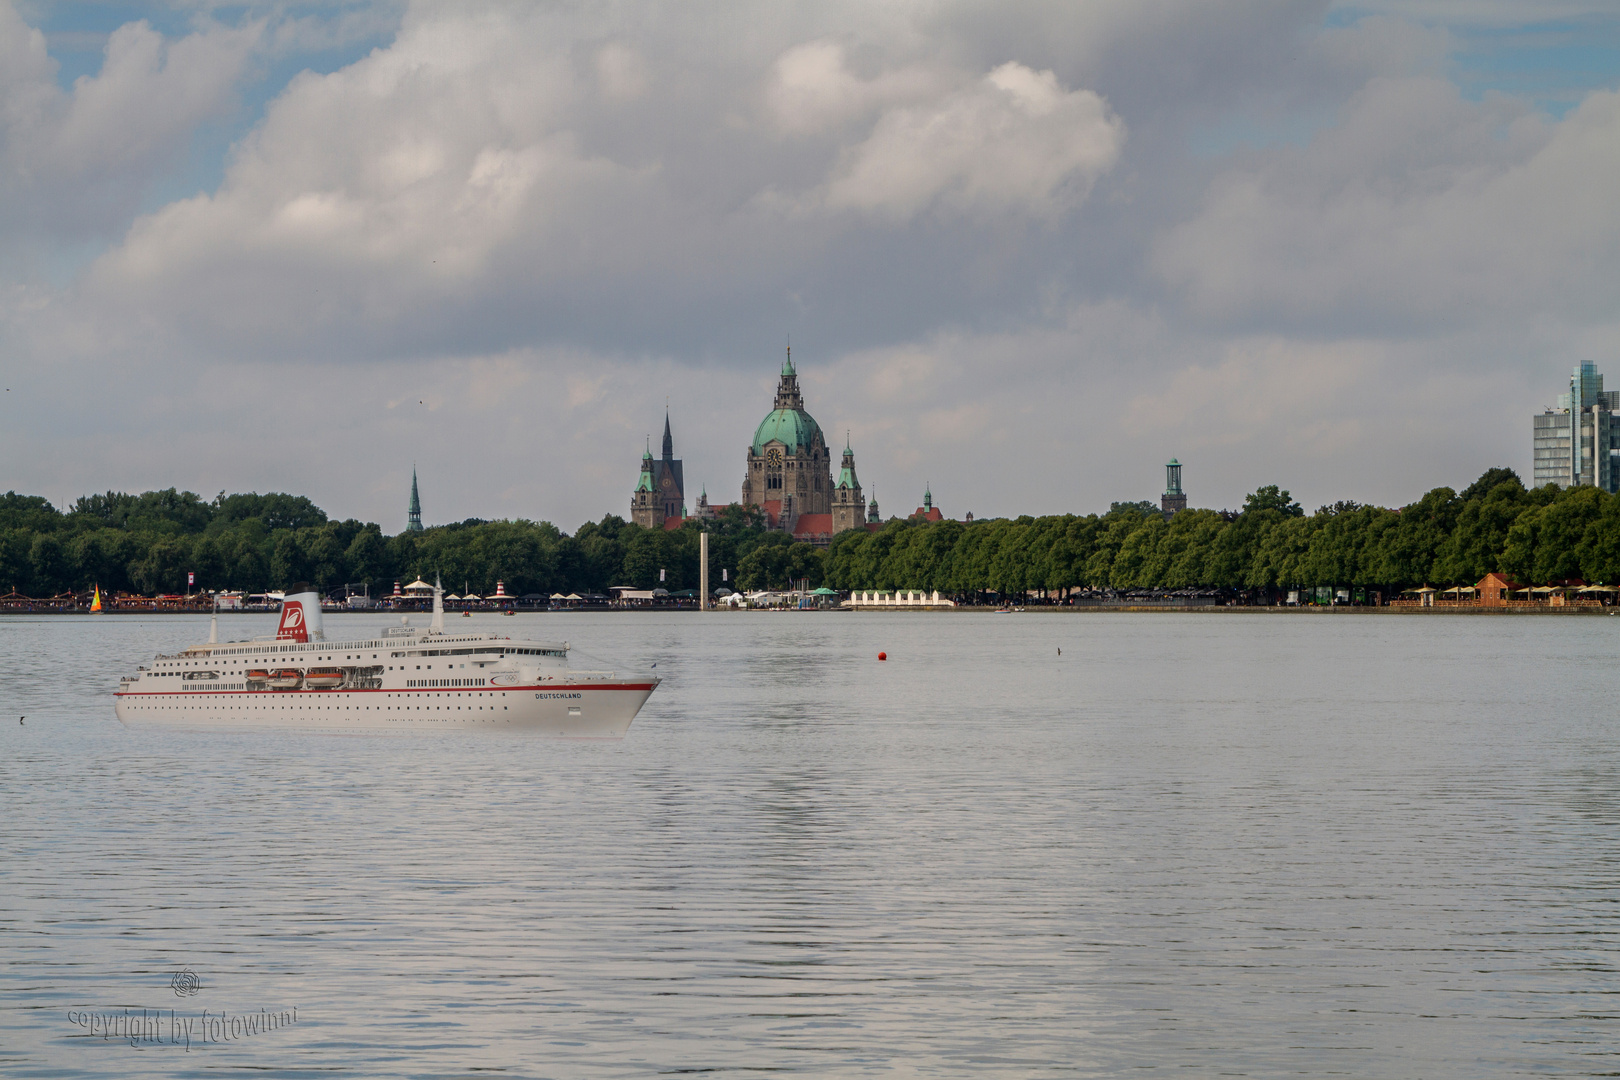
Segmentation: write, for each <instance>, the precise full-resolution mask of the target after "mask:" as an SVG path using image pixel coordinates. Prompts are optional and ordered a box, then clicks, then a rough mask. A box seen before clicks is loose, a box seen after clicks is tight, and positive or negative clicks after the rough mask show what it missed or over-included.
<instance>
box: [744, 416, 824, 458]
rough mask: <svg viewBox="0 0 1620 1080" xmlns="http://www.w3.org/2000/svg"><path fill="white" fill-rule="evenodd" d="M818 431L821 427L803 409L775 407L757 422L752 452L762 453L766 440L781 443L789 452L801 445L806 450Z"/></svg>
mask: <svg viewBox="0 0 1620 1080" xmlns="http://www.w3.org/2000/svg"><path fill="white" fill-rule="evenodd" d="M820 432H821V428H820V427H819V426H818V425H817V424H816V422H815V420H813V419H811V416H810V414H809V413H807V412H805V411H804V410H803V409H776V410H773V411H772V412H771V413H770V414H769V415H768V416H766V417H765V419H763V420H761V421H760V422H759V428H758V430H756V431H755V432H754V453H756V454H763V453H764V452H765V444H766V443H768V442H779V443H782V444H783V445H784V446H786V447H787V448H788V452H789V453H792V452H793V451H794V450H796V449H799V448H801V447H802V448H804V449H806V450H808V449H809V448H810V444H811V442H812V441H814V440H815V437H816V435H818V434H819V433H820Z"/></svg>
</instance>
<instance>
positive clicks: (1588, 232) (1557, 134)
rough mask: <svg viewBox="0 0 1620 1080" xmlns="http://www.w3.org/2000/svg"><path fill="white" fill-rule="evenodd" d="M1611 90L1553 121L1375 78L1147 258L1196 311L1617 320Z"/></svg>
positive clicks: (1392, 322) (1436, 321) (1390, 321)
mask: <svg viewBox="0 0 1620 1080" xmlns="http://www.w3.org/2000/svg"><path fill="white" fill-rule="evenodd" d="M1616 175H1620V94H1615V93H1613V92H1597V93H1594V94H1591V95H1590V96H1589V97H1588V98H1587V99H1586V100H1585V101H1584V102H1583V103H1582V104H1581V106H1580V107H1579V108H1577V109H1576V110H1574V111H1573V112H1572V113H1570V114H1569V115H1568V116H1567V117H1565V118H1564V119H1563V120H1561V121H1556V122H1553V121H1549V120H1548V119H1547V118H1546V117H1544V116H1542V115H1540V114H1536V113H1533V112H1531V111H1530V110H1528V109H1527V108H1526V107H1525V106H1523V105H1522V104H1519V103H1517V102H1515V101H1512V100H1510V99H1506V98H1502V97H1499V96H1493V97H1490V98H1488V99H1487V100H1485V101H1481V102H1471V101H1467V100H1465V99H1463V98H1462V97H1461V96H1460V95H1459V94H1458V93H1457V91H1456V89H1455V88H1454V87H1452V86H1451V85H1450V84H1449V83H1446V82H1444V81H1442V80H1439V79H1435V78H1429V77H1421V78H1409V79H1391V78H1378V79H1374V80H1372V81H1371V82H1369V83H1368V84H1367V86H1366V87H1365V88H1364V89H1363V90H1361V91H1360V92H1358V93H1357V94H1356V95H1355V97H1354V98H1353V99H1352V100H1351V101H1350V102H1349V103H1348V105H1347V106H1346V108H1345V111H1344V115H1343V117H1342V119H1341V120H1340V122H1339V123H1338V124H1337V125H1336V126H1335V127H1334V128H1332V129H1330V130H1326V131H1323V132H1321V133H1320V134H1319V136H1318V137H1317V138H1316V139H1315V140H1313V141H1312V142H1311V143H1310V145H1308V146H1306V147H1303V148H1285V149H1279V150H1274V151H1270V152H1266V153H1263V154H1260V155H1257V156H1256V157H1255V158H1254V159H1253V161H1252V162H1251V163H1250V164H1248V165H1246V166H1245V167H1240V168H1236V169H1232V170H1230V171H1227V172H1225V173H1223V174H1222V175H1220V176H1218V177H1216V178H1215V180H1214V182H1213V183H1212V184H1211V185H1210V188H1209V192H1208V194H1207V196H1206V197H1205V198H1204V200H1203V203H1202V205H1201V206H1200V207H1199V210H1198V212H1197V213H1196V214H1195V215H1194V216H1193V217H1191V218H1190V219H1189V220H1187V221H1184V222H1182V223H1181V224H1178V225H1176V226H1174V227H1173V228H1171V229H1169V230H1167V231H1166V233H1165V234H1164V235H1163V236H1162V238H1161V239H1160V241H1159V242H1158V244H1157V246H1156V248H1155V251H1154V265H1155V266H1156V268H1157V269H1158V271H1159V273H1160V274H1161V275H1162V276H1163V278H1164V279H1165V280H1166V281H1167V282H1168V283H1170V284H1171V285H1172V286H1174V287H1175V288H1177V289H1178V290H1180V291H1181V292H1182V293H1183V294H1184V295H1185V296H1186V298H1187V300H1188V302H1189V303H1190V304H1191V305H1192V307H1193V308H1194V309H1195V310H1196V311H1197V312H1198V313H1200V314H1202V315H1204V316H1207V317H1210V318H1214V319H1218V320H1223V321H1242V320H1249V319H1257V318H1263V319H1269V320H1273V321H1275V322H1277V323H1281V324H1286V325H1303V324H1305V323H1308V322H1316V323H1319V324H1320V323H1322V322H1324V321H1326V322H1328V323H1329V324H1335V325H1351V324H1354V323H1357V322H1360V323H1362V324H1364V325H1365V324H1367V323H1369V322H1370V323H1373V324H1378V325H1385V326H1390V327H1391V328H1397V327H1414V326H1431V327H1432V326H1461V325H1464V324H1467V323H1469V322H1473V321H1475V320H1479V319H1499V318H1504V317H1506V318H1521V317H1524V316H1526V315H1530V314H1534V313H1545V312H1547V311H1549V310H1560V311H1562V312H1565V313H1567V314H1568V315H1569V316H1570V317H1573V318H1576V319H1582V320H1585V319H1592V318H1602V317H1604V313H1605V312H1606V311H1612V307H1613V302H1614V300H1615V298H1616V294H1615V289H1614V284H1613V283H1614V282H1615V281H1616V280H1620V277H1617V275H1620V204H1617V203H1616V202H1615V200H1614V199H1612V198H1611V197H1609V195H1608V193H1607V192H1606V190H1605V185H1603V184H1601V183H1594V180H1595V178H1597V177H1603V176H1616Z"/></svg>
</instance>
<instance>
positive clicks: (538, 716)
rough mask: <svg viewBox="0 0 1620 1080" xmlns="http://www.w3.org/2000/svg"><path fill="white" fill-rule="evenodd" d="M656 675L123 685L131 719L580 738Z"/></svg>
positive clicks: (612, 734)
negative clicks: (297, 686)
mask: <svg viewBox="0 0 1620 1080" xmlns="http://www.w3.org/2000/svg"><path fill="white" fill-rule="evenodd" d="M656 686H657V683H656V682H652V681H649V682H622V683H612V684H592V683H576V684H572V685H569V684H559V683H556V682H550V683H547V684H546V685H544V686H511V687H500V688H498V689H487V688H486V689H476V690H463V689H448V690H341V689H340V690H320V689H316V690H310V689H305V690H268V689H267V690H248V691H213V690H196V691H182V692H178V693H150V692H140V691H119V692H118V693H116V694H115V695H114V711H115V712H116V713H117V716H118V719H119V720H120V721H122V722H123V723H124V725H125V726H126V727H131V728H146V727H154V728H156V727H161V728H187V729H199V730H214V731H219V730H253V729H272V730H295V731H319V732H328V733H349V732H354V733H365V734H414V733H417V732H441V731H452V730H474V731H506V732H513V733H518V734H526V735H540V736H549V737H553V738H576V739H618V738H623V737H624V734H625V732H626V731H628V730H629V728H630V722H631V721H632V720H634V719H635V718H636V714H637V713H638V712H640V711H641V706H642V705H643V703H645V702H646V700H647V698H648V697H649V696H650V695H651V694H652V692H653V688H654V687H656Z"/></svg>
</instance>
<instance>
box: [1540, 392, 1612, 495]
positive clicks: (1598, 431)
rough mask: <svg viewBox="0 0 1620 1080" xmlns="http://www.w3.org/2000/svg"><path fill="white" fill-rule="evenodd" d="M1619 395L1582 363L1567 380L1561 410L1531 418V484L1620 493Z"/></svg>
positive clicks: (1559, 402) (1559, 397)
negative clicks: (1590, 486)
mask: <svg viewBox="0 0 1620 1080" xmlns="http://www.w3.org/2000/svg"><path fill="white" fill-rule="evenodd" d="M1616 412H1620V390H1607V391H1606V390H1604V389H1603V376H1602V375H1599V374H1598V373H1597V368H1596V367H1595V366H1593V365H1592V364H1582V365H1581V366H1580V367H1578V368H1576V369H1575V370H1574V372H1573V373H1572V374H1571V375H1570V377H1569V392H1568V393H1564V394H1560V395H1558V405H1557V406H1556V407H1555V408H1551V409H1547V410H1546V411H1545V412H1543V413H1541V415H1539V416H1536V417H1532V419H1531V423H1532V426H1533V433H1532V436H1531V446H1532V454H1533V455H1534V462H1533V464H1534V469H1533V471H1532V483H1533V484H1534V485H1535V486H1536V487H1540V486H1541V485H1543V484H1557V485H1558V486H1559V487H1572V486H1575V485H1577V484H1591V485H1594V486H1596V487H1600V488H1602V489H1603V490H1604V491H1607V492H1609V493H1610V494H1614V493H1615V492H1616V491H1620V420H1617V419H1616V417H1615V413H1616Z"/></svg>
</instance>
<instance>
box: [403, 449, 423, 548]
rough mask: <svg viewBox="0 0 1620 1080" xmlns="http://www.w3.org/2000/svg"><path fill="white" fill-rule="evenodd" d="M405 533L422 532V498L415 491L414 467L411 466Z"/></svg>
mask: <svg viewBox="0 0 1620 1080" xmlns="http://www.w3.org/2000/svg"><path fill="white" fill-rule="evenodd" d="M405 531H406V532H421V531H422V496H421V495H420V494H418V493H417V490H416V466H415V465H412V466H411V505H410V508H409V509H408V510H407V511H406V512H405Z"/></svg>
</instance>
